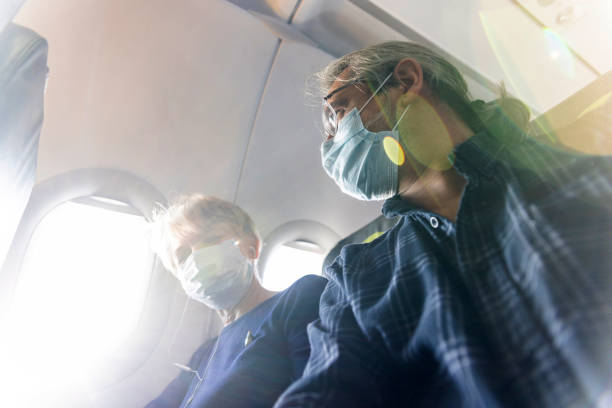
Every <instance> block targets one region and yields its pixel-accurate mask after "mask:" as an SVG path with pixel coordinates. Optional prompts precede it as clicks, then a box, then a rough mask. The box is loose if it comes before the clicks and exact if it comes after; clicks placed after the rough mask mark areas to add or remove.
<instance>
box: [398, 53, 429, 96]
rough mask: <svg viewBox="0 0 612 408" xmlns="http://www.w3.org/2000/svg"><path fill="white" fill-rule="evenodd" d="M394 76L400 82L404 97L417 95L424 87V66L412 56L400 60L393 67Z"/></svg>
mask: <svg viewBox="0 0 612 408" xmlns="http://www.w3.org/2000/svg"><path fill="white" fill-rule="evenodd" d="M393 77H394V78H395V80H396V81H397V82H398V83H399V86H400V89H401V92H402V94H403V95H402V96H403V97H404V98H406V97H408V98H410V97H411V96H416V95H418V94H420V93H421V91H422V89H423V68H422V67H421V64H419V63H418V62H417V61H416V60H414V59H412V58H404V59H403V60H401V61H400V62H398V63H397V65H396V66H395V68H394V69H393ZM405 103H410V101H405Z"/></svg>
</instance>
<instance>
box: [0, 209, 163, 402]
mask: <svg viewBox="0 0 612 408" xmlns="http://www.w3.org/2000/svg"><path fill="white" fill-rule="evenodd" d="M87 200H89V201H87ZM96 201H98V202H99V203H100V205H95V202H96ZM84 203H86V204H84ZM109 206H110V207H109ZM122 207H126V209H124V210H121V208H122ZM109 208H112V209H109ZM135 213H136V211H135V209H133V208H132V207H131V206H129V205H127V204H124V203H120V202H117V201H114V200H113V202H111V201H108V200H106V201H105V200H104V199H102V200H100V199H99V198H96V199H94V198H92V197H88V198H87V199H86V200H85V201H83V200H81V199H80V201H79V200H74V201H67V202H65V203H63V204H60V205H59V206H57V207H55V209H53V210H52V211H50V212H49V213H48V214H47V215H46V216H45V217H44V218H43V219H42V220H41V222H40V223H39V224H38V226H37V228H36V229H35V231H34V233H33V235H32V237H31V239H30V242H29V246H28V249H27V251H26V254H25V257H24V260H23V263H22V267H21V271H20V274H19V281H18V283H17V286H16V289H15V296H14V299H13V302H12V305H11V311H10V315H9V319H10V323H9V328H10V330H9V332H8V333H10V338H11V339H12V341H13V342H14V343H15V344H12V347H10V349H11V350H13V352H12V354H11V355H10V356H4V357H5V358H6V357H8V358H9V360H10V361H8V362H7V361H6V359H3V360H2V361H3V365H4V369H3V370H2V371H3V372H5V373H8V374H9V375H10V377H9V378H2V379H0V381H2V382H1V383H2V385H3V388H5V387H6V386H7V385H8V384H11V385H12V386H13V391H14V392H12V393H10V394H14V395H20V394H21V398H23V395H24V393H27V392H28V390H31V389H32V388H35V389H37V390H38V391H37V393H39V394H41V395H44V394H46V393H47V392H56V391H58V390H61V389H62V387H69V386H70V384H75V382H78V383H82V382H83V381H87V375H88V373H90V370H93V369H94V367H95V365H96V362H98V361H100V360H101V359H102V358H103V357H104V355H105V353H109V352H110V351H113V349H115V348H117V346H118V345H119V344H120V343H121V342H122V341H123V340H125V339H126V337H127V336H129V335H130V330H132V329H133V328H134V327H135V325H136V323H137V321H138V318H139V316H140V313H141V312H142V307H143V304H144V299H145V295H146V290H147V286H148V283H149V278H150V274H151V271H152V256H151V251H150V248H149V239H148V235H147V234H148V231H147V223H146V221H145V219H144V218H143V217H142V216H138V215H135ZM7 363H8V364H9V366H11V367H10V369H8V370H5V369H6V368H7V366H6V364H7ZM37 379H40V381H36V380H37ZM34 383H36V385H33V384H34ZM20 387H21V388H23V389H20ZM45 391H47V392H45ZM3 398H8V397H7V395H6V394H5V395H4V396H3V397H0V401H1V400H2V399H3ZM0 405H2V406H9V405H3V404H0ZM11 406H13V405H11Z"/></svg>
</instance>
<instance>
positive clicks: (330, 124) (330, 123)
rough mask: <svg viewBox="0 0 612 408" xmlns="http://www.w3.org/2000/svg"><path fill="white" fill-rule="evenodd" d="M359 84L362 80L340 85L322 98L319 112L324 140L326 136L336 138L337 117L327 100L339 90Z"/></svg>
mask: <svg viewBox="0 0 612 408" xmlns="http://www.w3.org/2000/svg"><path fill="white" fill-rule="evenodd" d="M360 82H363V80H361V79H356V80H354V81H350V82H349V83H347V84H345V85H342V86H341V87H339V88H337V89H334V90H333V91H332V92H330V93H329V94H327V96H325V97H324V98H323V108H322V111H321V120H322V121H323V129H324V130H325V133H326V134H325V135H323V138H324V139H325V138H326V136H331V137H334V136H336V132H337V131H338V115H337V114H336V111H335V110H334V108H333V107H332V106H331V104H330V103H329V102H328V101H327V100H328V99H329V98H331V97H332V96H334V95H335V94H337V93H338V92H340V91H341V90H343V89H346V88H348V87H349V86H353V85H355V84H358V83H360Z"/></svg>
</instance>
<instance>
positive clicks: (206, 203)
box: [152, 193, 259, 272]
mask: <svg viewBox="0 0 612 408" xmlns="http://www.w3.org/2000/svg"><path fill="white" fill-rule="evenodd" d="M218 227H223V228H227V229H228V230H229V231H231V232H233V233H235V234H236V235H237V236H252V237H255V238H257V239H259V235H258V233H257V230H256V228H255V223H254V222H253V220H252V219H251V217H250V216H249V215H248V214H247V213H246V212H245V211H244V210H243V209H242V208H240V207H238V206H237V205H234V204H232V203H230V202H228V201H225V200H221V199H220V198H217V197H213V196H207V195H204V194H197V193H196V194H190V195H185V196H181V197H178V198H177V199H176V200H174V202H173V203H172V204H171V205H170V206H169V207H168V208H158V209H157V211H156V213H155V214H154V215H153V225H152V246H153V249H154V250H155V252H156V253H157V256H158V257H159V259H160V260H161V262H162V264H163V265H164V266H165V267H166V269H168V270H169V271H171V272H175V271H176V269H177V268H178V264H179V262H178V261H179V260H178V259H177V254H176V253H175V252H174V251H175V249H176V248H173V246H172V242H184V241H186V240H190V239H193V238H194V237H195V238H207V237H209V236H210V230H214V229H215V228H218Z"/></svg>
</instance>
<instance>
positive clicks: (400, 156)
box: [383, 136, 406, 166]
mask: <svg viewBox="0 0 612 408" xmlns="http://www.w3.org/2000/svg"><path fill="white" fill-rule="evenodd" d="M383 147H384V149H385V153H387V157H388V158H389V160H391V162H392V163H393V164H395V165H396V166H401V165H403V164H404V162H405V161H406V155H405V154H404V149H402V146H401V145H400V144H399V142H398V141H397V140H395V139H394V138H392V137H391V136H387V137H385V138H384V139H383Z"/></svg>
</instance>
